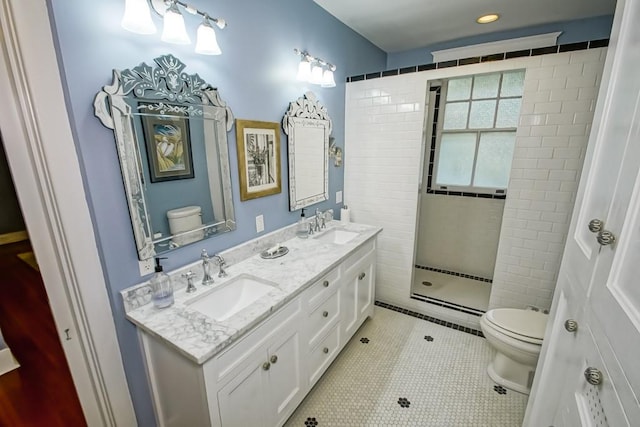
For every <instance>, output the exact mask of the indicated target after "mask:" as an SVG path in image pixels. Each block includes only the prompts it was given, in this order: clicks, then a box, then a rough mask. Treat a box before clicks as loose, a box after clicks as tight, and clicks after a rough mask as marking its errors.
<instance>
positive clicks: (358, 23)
mask: <svg viewBox="0 0 640 427" xmlns="http://www.w3.org/2000/svg"><path fill="white" fill-rule="evenodd" d="M314 1H315V2H316V3H317V4H318V5H320V6H321V7H322V8H324V9H325V10H327V12H329V13H330V14H332V15H333V16H335V17H336V18H338V19H339V20H340V21H342V22H343V23H345V24H346V25H348V26H349V27H351V28H352V29H354V30H355V31H356V32H358V33H360V34H361V35H362V36H364V37H365V38H366V39H368V40H369V41H371V42H372V43H373V44H375V45H376V46H378V47H379V48H380V49H382V50H384V51H386V52H398V51H402V50H407V49H414V48H418V47H424V46H429V45H432V44H435V43H439V42H443V41H448V40H455V39H459V38H463V37H470V36H476V35H479V34H485V33H492V32H495V31H504V30H513V29H516V28H523V27H529V26H532V25H539V24H547V23H551V22H559V21H568V20H573V19H581V18H588V17H594V16H601V15H612V14H613V12H614V9H615V4H616V0H391V1H389V0H314ZM492 12H495V13H499V14H500V16H501V17H500V20H498V21H497V22H494V23H492V24H485V25H479V24H476V22H475V20H476V18H477V17H478V16H480V15H484V14H486V13H492Z"/></svg>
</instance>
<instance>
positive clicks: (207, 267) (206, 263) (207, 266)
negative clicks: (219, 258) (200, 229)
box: [200, 249, 213, 286]
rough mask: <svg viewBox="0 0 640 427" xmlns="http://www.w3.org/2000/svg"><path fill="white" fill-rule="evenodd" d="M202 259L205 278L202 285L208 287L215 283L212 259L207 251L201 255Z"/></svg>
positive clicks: (204, 250) (203, 251)
mask: <svg viewBox="0 0 640 427" xmlns="http://www.w3.org/2000/svg"><path fill="white" fill-rule="evenodd" d="M200 258H201V259H202V269H203V270H204V276H203V277H202V284H203V285H205V286H207V285H211V284H212V283H213V277H211V259H210V258H209V254H208V253H207V250H206V249H203V250H202V254H201V255H200Z"/></svg>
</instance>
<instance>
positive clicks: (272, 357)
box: [269, 354, 278, 363]
mask: <svg viewBox="0 0 640 427" xmlns="http://www.w3.org/2000/svg"><path fill="white" fill-rule="evenodd" d="M269 360H270V361H271V363H276V362H277V361H278V356H276V355H275V354H274V355H273V356H271V359H269Z"/></svg>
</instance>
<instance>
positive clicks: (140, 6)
mask: <svg viewBox="0 0 640 427" xmlns="http://www.w3.org/2000/svg"><path fill="white" fill-rule="evenodd" d="M181 9H182V10H181ZM151 10H153V11H154V12H156V13H157V14H158V15H159V16H162V17H163V28H162V36H161V40H162V41H164V42H167V43H174V44H189V43H191V39H190V38H189V35H188V34H187V30H186V28H185V23H184V17H183V16H182V12H183V11H186V12H188V13H190V14H191V15H200V16H202V18H203V20H202V24H200V26H199V27H198V32H197V40H196V47H195V51H196V53H200V54H202V55H220V54H221V53H222V51H221V50H220V46H219V45H218V41H217V38H216V33H215V30H214V28H213V25H211V23H212V22H213V23H214V24H216V26H217V27H218V28H220V29H223V28H225V27H226V26H227V23H226V21H225V20H224V19H222V18H211V17H210V16H209V14H208V13H206V12H203V11H201V10H198V9H196V8H195V7H193V6H191V5H189V4H187V3H184V2H182V1H180V0H125V11H124V15H123V17H122V21H121V25H122V28H124V29H125V30H128V31H131V32H134V33H138V34H154V33H155V32H156V26H155V25H154V23H153V21H152V20H151V13H150V12H151Z"/></svg>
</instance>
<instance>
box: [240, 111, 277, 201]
mask: <svg viewBox="0 0 640 427" xmlns="http://www.w3.org/2000/svg"><path fill="white" fill-rule="evenodd" d="M236 144H237V147H238V173H239V174H240V200H242V201H244V200H250V199H255V198H258V197H263V196H269V195H271V194H278V193H280V192H281V191H282V180H281V178H280V125H279V124H278V123H274V122H259V121H255V120H240V119H238V120H236Z"/></svg>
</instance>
